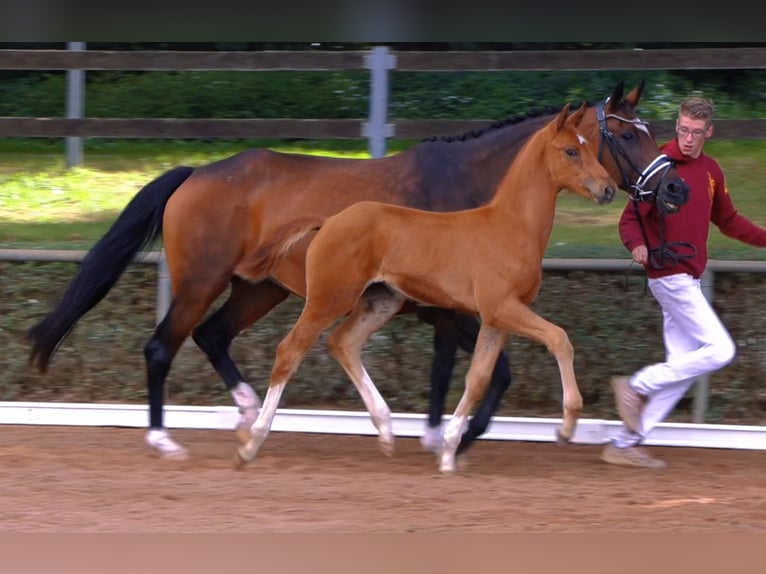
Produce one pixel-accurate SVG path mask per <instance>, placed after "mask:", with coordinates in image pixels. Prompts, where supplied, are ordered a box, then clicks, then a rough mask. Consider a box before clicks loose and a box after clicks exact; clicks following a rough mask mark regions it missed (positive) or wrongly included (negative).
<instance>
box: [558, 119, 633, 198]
mask: <svg viewBox="0 0 766 574" xmlns="http://www.w3.org/2000/svg"><path fill="white" fill-rule="evenodd" d="M569 107H570V104H567V105H566V106H564V108H563V109H562V110H561V112H559V114H558V116H556V118H555V119H554V120H553V121H552V122H551V123H550V124H549V125H548V126H547V129H546V131H547V132H549V137H550V140H549V141H548V143H547V145H546V149H545V152H544V155H545V159H544V163H545V168H546V170H547V172H548V174H549V175H550V177H551V179H552V180H553V183H554V184H555V185H556V187H557V189H568V190H570V191H572V192H574V193H577V194H578V195H582V196H583V197H587V198H592V199H593V200H594V201H595V202H596V203H599V204H602V203H609V202H610V201H612V199H614V196H615V193H616V191H617V189H618V186H617V184H616V183H615V181H614V180H613V179H612V177H611V176H610V175H609V173H608V172H607V171H606V169H605V168H604V167H603V166H602V165H601V164H600V163H599V162H598V158H597V157H596V154H595V153H593V151H591V148H590V147H589V146H588V143H587V140H586V139H585V138H584V137H583V136H582V135H581V134H580V133H579V132H578V131H577V126H579V125H580V122H581V121H582V118H583V116H584V114H585V110H586V108H587V105H586V104H583V105H582V106H580V108H579V109H578V110H577V111H576V112H574V113H572V114H569Z"/></svg>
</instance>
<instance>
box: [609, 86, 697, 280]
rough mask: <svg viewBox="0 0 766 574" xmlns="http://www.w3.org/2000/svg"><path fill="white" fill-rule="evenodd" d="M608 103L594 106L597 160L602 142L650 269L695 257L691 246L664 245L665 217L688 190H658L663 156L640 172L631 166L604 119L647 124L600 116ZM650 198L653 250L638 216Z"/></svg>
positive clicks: (665, 166) (665, 167)
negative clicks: (655, 226) (655, 216)
mask: <svg viewBox="0 0 766 574" xmlns="http://www.w3.org/2000/svg"><path fill="white" fill-rule="evenodd" d="M608 101H609V98H607V99H606V100H604V101H603V102H599V103H598V104H597V105H596V118H597V119H598V126H599V134H600V137H599V142H598V159H599V162H600V161H601V157H602V152H603V146H602V144H603V142H606V145H607V147H608V148H609V151H610V152H611V154H612V158H614V162H615V163H616V164H617V167H618V168H619V170H620V173H621V174H622V179H623V182H624V184H625V188H626V189H629V190H631V191H629V192H628V194H629V195H630V198H631V199H632V200H633V208H634V209H635V211H636V218H637V219H638V224H639V226H640V227H641V233H642V235H643V236H644V242H645V244H646V246H647V249H648V250H649V263H650V265H651V266H652V267H654V268H655V269H662V268H664V267H665V266H666V265H667V264H671V265H672V264H675V263H677V262H678V261H679V260H681V259H689V258H692V257H694V255H695V254H696V253H697V248H696V247H695V246H694V245H692V244H690V243H687V242H685V241H673V242H666V241H665V216H666V215H668V214H671V213H676V212H677V211H678V210H679V209H680V208H681V206H682V205H683V204H684V203H686V201H687V200H688V199H689V190H688V188H687V189H677V190H676V189H667V188H663V187H662V182H663V180H664V179H665V176H666V175H667V173H668V171H669V170H670V168H671V167H672V166H673V162H672V160H671V159H670V158H668V156H667V155H665V154H663V153H661V154H660V155H658V156H657V157H656V158H654V159H653V160H652V161H650V162H649V165H647V166H646V167H645V168H644V169H643V170H641V169H639V168H638V167H636V164H635V163H634V162H633V160H631V159H630V157H629V156H628V155H627V154H626V153H625V150H624V149H623V148H622V146H621V145H620V142H619V141H618V140H617V137H616V136H615V135H614V134H613V133H612V132H610V131H609V128H608V127H607V125H606V120H607V118H614V119H616V120H619V121H621V122H625V123H629V124H634V125H640V126H646V125H648V124H647V122H644V121H642V120H640V119H638V118H635V119H632V120H629V119H628V118H623V117H622V116H618V115H616V114H606V113H605V112H604V106H605V104H606V103H607V102H608ZM620 158H622V160H623V162H626V163H627V164H628V165H629V166H630V168H631V169H632V170H633V171H634V172H635V173H637V174H638V178H636V183H634V184H631V183H630V180H629V179H628V175H627V174H626V173H625V170H624V169H623V162H621V161H620ZM658 174H659V179H658V180H657V188H656V189H654V190H652V189H646V185H647V184H648V182H649V181H650V180H651V179H652V178H653V177H654V176H655V175H658ZM652 197H654V201H655V204H656V205H657V209H658V210H659V212H660V229H659V233H660V245H659V247H656V248H651V247H650V246H649V239H648V237H647V234H646V229H645V228H644V222H643V220H642V218H641V213H640V212H639V210H638V203H639V202H642V201H647V200H649V199H651V198H652ZM678 249H684V250H687V252H686V253H678V251H677V250H678Z"/></svg>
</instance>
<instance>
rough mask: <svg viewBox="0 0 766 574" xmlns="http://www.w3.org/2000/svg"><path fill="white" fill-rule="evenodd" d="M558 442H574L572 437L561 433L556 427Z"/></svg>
mask: <svg viewBox="0 0 766 574" xmlns="http://www.w3.org/2000/svg"><path fill="white" fill-rule="evenodd" d="M556 443H557V444H560V445H567V444H572V437H566V436H564V435H563V434H561V430H560V429H556Z"/></svg>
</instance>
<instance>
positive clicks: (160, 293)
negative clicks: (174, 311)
mask: <svg viewBox="0 0 766 574" xmlns="http://www.w3.org/2000/svg"><path fill="white" fill-rule="evenodd" d="M171 299H172V295H171V293H170V271H169V270H168V259H167V257H165V250H164V249H163V250H162V251H160V259H159V261H157V311H156V312H157V324H158V325H159V324H160V323H161V322H162V320H163V319H164V318H165V315H167V312H168V309H170V301H171Z"/></svg>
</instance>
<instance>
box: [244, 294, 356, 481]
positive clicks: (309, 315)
mask: <svg viewBox="0 0 766 574" xmlns="http://www.w3.org/2000/svg"><path fill="white" fill-rule="evenodd" d="M359 291H361V289H360V290H359ZM359 291H357V292H355V293H354V292H352V293H351V295H348V294H346V295H347V296H346V297H344V296H343V295H344V293H343V291H342V290H341V289H338V290H336V291H334V292H333V293H332V294H330V295H329V296H328V297H326V298H325V297H321V296H318V297H317V298H316V301H314V300H312V299H307V300H306V304H305V305H304V307H303V311H302V312H301V315H300V317H298V320H297V321H296V323H295V325H293V328H292V329H290V332H289V333H288V334H287V335H286V336H285V338H284V339H282V341H281V342H280V343H279V346H278V347H277V355H276V359H275V360H274V366H273V367H272V369H271V380H270V381H269V388H268V390H267V391H266V397H265V398H264V400H263V405H262V406H261V410H260V411H259V412H258V416H257V417H256V419H255V422H254V423H253V425H252V427H251V428H250V437H249V439H248V440H247V442H246V443H245V444H244V445H242V446H240V447H239V448H238V449H237V460H236V466H237V467H239V468H241V467H242V466H244V465H245V464H247V463H248V462H251V461H252V460H253V459H254V458H255V455H256V454H257V453H258V449H260V448H261V445H262V444H263V442H264V441H265V440H266V437H267V436H268V435H269V431H270V430H271V424H272V422H273V421H274V415H276V412H277V407H278V406H279V400H280V399H281V397H282V393H283V392H284V388H285V385H287V383H288V382H289V380H290V379H291V378H292V376H293V375H294V374H295V371H297V370H298V367H299V366H300V364H301V361H302V360H303V357H304V356H305V355H306V353H307V352H308V351H309V350H310V349H311V347H312V346H313V345H314V343H316V341H317V339H318V338H319V335H320V334H321V333H322V331H324V330H325V329H327V328H328V327H329V326H330V325H332V324H333V322H334V321H335V320H336V319H338V317H342V316H343V315H345V314H346V313H347V312H348V311H349V309H351V308H352V307H353V305H354V302H355V301H356V300H357V298H358V294H359Z"/></svg>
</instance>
